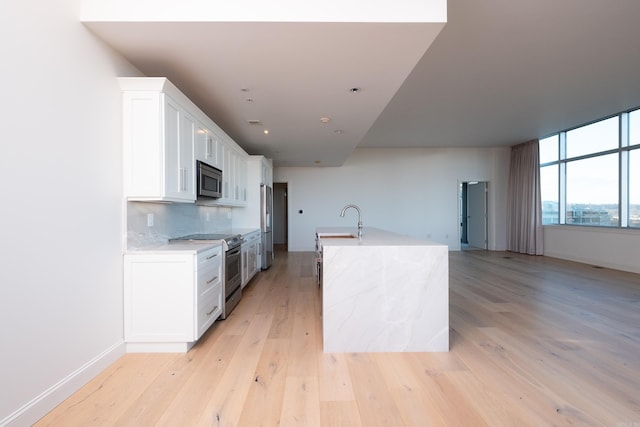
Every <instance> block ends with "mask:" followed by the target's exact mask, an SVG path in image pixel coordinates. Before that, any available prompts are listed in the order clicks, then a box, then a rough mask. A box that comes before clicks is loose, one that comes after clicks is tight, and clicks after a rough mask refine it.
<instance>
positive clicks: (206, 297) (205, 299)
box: [196, 283, 222, 338]
mask: <svg viewBox="0 0 640 427" xmlns="http://www.w3.org/2000/svg"><path fill="white" fill-rule="evenodd" d="M221 314H222V283H218V284H216V285H214V286H213V287H212V288H211V289H209V290H207V291H206V292H204V293H203V294H202V295H200V296H199V297H198V315H197V316H198V317H197V326H196V328H197V338H200V337H201V336H202V334H204V333H205V332H206V331H207V329H209V327H210V326H211V325H212V324H213V322H215V321H216V319H217V318H218V317H220V315H221Z"/></svg>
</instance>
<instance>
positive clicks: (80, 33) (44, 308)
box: [0, 0, 139, 425]
mask: <svg viewBox="0 0 640 427" xmlns="http://www.w3.org/2000/svg"><path fill="white" fill-rule="evenodd" d="M78 13H79V2H78V1H77V0H58V1H50V0H29V1H17V0H14V1H4V2H3V3H2V13H0V32H1V33H2V37H0V57H2V67H0V77H1V81H2V82H3V91H2V95H3V96H2V104H1V106H0V110H1V113H2V119H1V120H0V135H1V136H2V143H1V144H0V194H2V208H1V209H0V224H1V226H2V229H3V231H2V249H1V251H2V256H1V257H0V260H1V261H0V262H1V268H0V301H2V310H0V343H1V346H2V347H1V348H2V352H1V353H2V354H1V356H0V357H1V360H2V363H0V384H1V385H0V425H4V424H13V425H29V424H31V423H32V422H33V421H35V420H36V419H38V418H39V417H40V416H42V415H43V414H44V413H46V412H47V411H48V410H49V409H51V408H52V407H53V406H55V405H56V404H57V403H58V402H59V401H60V399H63V398H65V397H67V396H68V394H69V393H71V392H72V391H73V390H74V389H75V388H76V387H78V386H80V385H82V384H83V383H84V382H85V381H86V380H88V379H89V378H91V377H92V376H94V375H95V374H96V373H98V372H99V371H101V370H102V369H103V367H104V366H106V365H107V364H108V363H110V362H111V361H113V360H115V358H117V357H119V355H121V354H122V353H123V352H124V346H123V345H122V338H123V332H122V328H123V324H122V252H121V248H122V242H121V239H122V235H123V233H122V222H123V220H122V202H121V185H122V179H121V174H122V166H121V163H122V160H121V159H122V150H121V130H120V129H121V126H120V121H121V118H120V115H121V106H120V105H121V100H120V99H121V98H120V91H119V88H118V85H117V83H116V80H115V77H116V76H122V75H139V73H138V72H137V71H136V70H135V69H134V68H133V67H132V66H131V65H130V64H128V63H127V62H125V61H124V60H122V58H121V57H119V56H118V55H116V54H115V53H113V52H112V51H110V50H109V49H108V48H106V47H105V46H104V45H103V44H102V43H101V42H100V41H98V40H96V38H95V37H93V35H92V34H90V33H89V32H88V31H87V30H86V29H85V28H84V27H83V26H82V25H81V24H80V23H79V21H78Z"/></svg>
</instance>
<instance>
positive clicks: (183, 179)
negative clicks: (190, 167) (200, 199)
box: [178, 168, 187, 191]
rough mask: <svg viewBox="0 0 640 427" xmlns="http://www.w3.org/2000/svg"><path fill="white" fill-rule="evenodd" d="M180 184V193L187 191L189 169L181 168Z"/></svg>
mask: <svg viewBox="0 0 640 427" xmlns="http://www.w3.org/2000/svg"><path fill="white" fill-rule="evenodd" d="M178 178H179V179H180V182H179V183H178V187H179V188H180V190H179V191H187V169H186V168H180V174H179V176H178Z"/></svg>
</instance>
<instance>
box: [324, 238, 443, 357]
mask: <svg viewBox="0 0 640 427" xmlns="http://www.w3.org/2000/svg"><path fill="white" fill-rule="evenodd" d="M349 230H350V231H351V232H353V233H354V235H357V231H356V230H355V229H341V228H339V227H320V228H318V229H317V232H318V237H319V245H320V247H321V250H322V264H323V274H322V276H323V283H322V304H323V306H322V312H323V340H324V351H325V352H441V351H449V268H448V248H447V246H446V245H442V244H437V243H434V242H428V241H422V240H418V239H414V238H410V237H407V236H401V235H397V234H395V233H391V232H388V231H384V230H378V229H372V228H366V229H365V230H364V233H363V237H362V239H357V238H336V237H325V238H323V233H340V232H348V231H349Z"/></svg>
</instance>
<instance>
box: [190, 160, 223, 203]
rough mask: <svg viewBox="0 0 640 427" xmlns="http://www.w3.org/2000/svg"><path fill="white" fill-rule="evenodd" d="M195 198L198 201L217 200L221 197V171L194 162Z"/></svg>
mask: <svg viewBox="0 0 640 427" xmlns="http://www.w3.org/2000/svg"><path fill="white" fill-rule="evenodd" d="M196 170H197V171H198V173H197V177H198V179H197V184H196V185H197V189H198V191H197V196H198V198H199V199H203V198H209V199H219V198H220V197H222V171H221V170H220V169H218V168H214V167H213V166H211V165H209V164H206V163H205V162H201V161H199V160H198V161H196Z"/></svg>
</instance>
